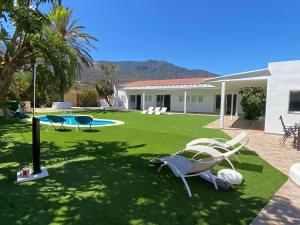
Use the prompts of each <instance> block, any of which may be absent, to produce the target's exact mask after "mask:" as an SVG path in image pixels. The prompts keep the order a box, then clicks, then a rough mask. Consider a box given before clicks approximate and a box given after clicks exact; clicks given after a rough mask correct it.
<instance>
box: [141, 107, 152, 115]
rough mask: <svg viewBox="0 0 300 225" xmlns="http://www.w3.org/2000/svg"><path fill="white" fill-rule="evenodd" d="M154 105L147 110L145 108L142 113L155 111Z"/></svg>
mask: <svg viewBox="0 0 300 225" xmlns="http://www.w3.org/2000/svg"><path fill="white" fill-rule="evenodd" d="M153 109H154V107H152V106H150V107H149V108H148V109H147V110H143V111H142V112H141V113H142V114H147V113H149V112H153Z"/></svg>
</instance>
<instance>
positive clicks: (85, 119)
mask: <svg viewBox="0 0 300 225" xmlns="http://www.w3.org/2000/svg"><path fill="white" fill-rule="evenodd" d="M75 120H76V122H77V127H76V131H77V129H79V125H89V126H90V129H91V128H92V122H93V117H91V116H75Z"/></svg>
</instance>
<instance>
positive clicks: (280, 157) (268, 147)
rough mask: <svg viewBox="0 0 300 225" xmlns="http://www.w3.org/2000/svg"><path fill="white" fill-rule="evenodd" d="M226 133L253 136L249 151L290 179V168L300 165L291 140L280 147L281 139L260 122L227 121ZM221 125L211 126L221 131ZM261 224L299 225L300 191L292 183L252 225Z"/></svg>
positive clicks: (298, 154) (288, 182) (214, 124)
mask: <svg viewBox="0 0 300 225" xmlns="http://www.w3.org/2000/svg"><path fill="white" fill-rule="evenodd" d="M224 124H225V128H224V129H223V131H224V132H225V133H226V134H228V135H230V136H232V137H234V136H236V135H237V134H239V133H240V132H241V130H246V131H247V132H249V133H250V135H249V137H250V141H249V143H248V144H247V148H249V149H251V150H252V151H255V152H256V153H257V154H258V155H259V156H260V157H262V158H263V159H265V160H266V161H268V162H269V163H270V164H272V165H273V166H274V167H276V168H277V169H278V170H280V171H282V172H283V173H285V174H286V175H288V172H289V168H290V166H291V165H293V164H294V163H297V162H300V151H297V150H296V149H294V148H293V145H292V140H288V141H287V142H286V144H285V147H281V146H280V144H279V143H280V138H281V136H280V135H274V134H266V133H264V132H263V125H262V124H261V123H259V122H253V121H252V122H251V121H246V120H243V119H240V118H234V119H233V121H231V120H230V117H227V116H226V117H225V121H224ZM218 125H219V121H215V122H213V123H211V124H209V125H208V127H210V128H218ZM261 224H270V225H275V224H276V225H277V224H293V225H296V224H297V225H299V224H300V187H298V186H296V185H295V184H294V183H293V182H292V181H291V180H290V179H289V180H288V181H287V182H286V183H285V184H284V185H283V186H282V187H281V188H280V189H279V190H278V192H277V193H276V194H275V195H274V196H273V198H272V199H271V200H270V201H269V202H268V204H267V205H266V206H265V207H264V208H263V209H262V211H261V212H260V213H259V214H258V215H257V217H256V218H255V219H254V220H253V221H252V223H251V225H261Z"/></svg>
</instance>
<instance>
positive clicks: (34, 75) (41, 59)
mask: <svg viewBox="0 0 300 225" xmlns="http://www.w3.org/2000/svg"><path fill="white" fill-rule="evenodd" d="M43 63H44V59H43V58H41V57H38V58H36V60H35V64H34V66H33V110H32V114H33V117H34V116H35V86H36V71H37V67H38V65H40V64H43Z"/></svg>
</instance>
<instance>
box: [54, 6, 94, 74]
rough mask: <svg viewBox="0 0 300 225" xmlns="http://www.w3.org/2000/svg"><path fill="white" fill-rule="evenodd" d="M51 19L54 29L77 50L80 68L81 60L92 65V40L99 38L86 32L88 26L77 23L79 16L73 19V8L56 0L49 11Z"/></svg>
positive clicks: (87, 64)
mask: <svg viewBox="0 0 300 225" xmlns="http://www.w3.org/2000/svg"><path fill="white" fill-rule="evenodd" d="M49 19H50V21H51V23H52V27H53V29H55V30H56V32H57V33H58V34H59V35H60V36H61V38H62V40H64V41H65V43H66V44H67V45H69V46H70V47H72V48H73V49H74V51H75V52H76V55H77V58H78V59H79V61H78V62H77V67H78V69H80V62H82V63H84V64H85V65H86V66H92V65H93V58H92V56H91V54H90V49H91V48H92V49H95V47H94V46H93V45H92V44H91V41H98V39H97V38H95V37H93V36H92V35H90V34H88V33H85V32H84V30H85V29H86V28H85V27H84V26H80V25H77V23H78V21H79V18H76V19H73V9H70V8H68V7H66V8H64V6H63V5H62V4H57V3H55V2H54V3H53V4H52V10H51V11H50V13H49Z"/></svg>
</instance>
